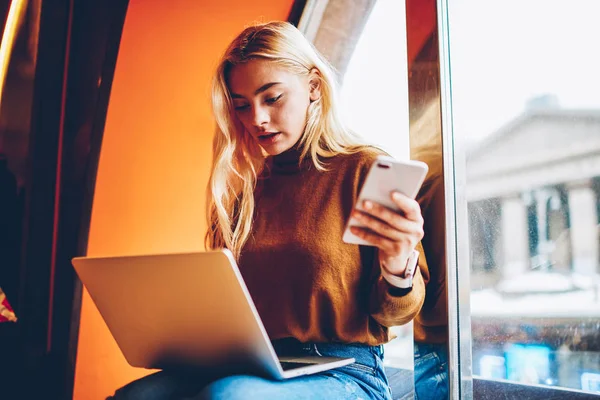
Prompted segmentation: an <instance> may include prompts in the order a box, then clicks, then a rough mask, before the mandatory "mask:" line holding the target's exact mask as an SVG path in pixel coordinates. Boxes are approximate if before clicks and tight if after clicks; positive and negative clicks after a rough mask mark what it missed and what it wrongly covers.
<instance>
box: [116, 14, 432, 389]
mask: <svg viewBox="0 0 600 400" xmlns="http://www.w3.org/2000/svg"><path fill="white" fill-rule="evenodd" d="M336 95H337V94H336V85H335V77H334V74H333V71H332V69H331V67H330V66H329V65H328V63H327V62H326V61H325V60H324V58H323V57H322V56H321V55H320V54H319V53H318V52H317V51H316V50H315V49H314V47H313V46H312V45H311V44H310V43H309V42H308V41H307V40H306V39H305V38H304V36H303V35H302V34H301V33H300V32H299V31H298V30H297V29H296V28H295V27H293V26H292V25H290V24H288V23H285V22H272V23H267V24H261V25H256V26H252V27H249V28H247V29H245V30H244V31H243V32H242V33H241V34H240V35H239V36H238V37H237V38H236V39H235V40H234V41H233V42H232V43H231V45H230V46H229V48H228V49H227V50H226V52H225V55H224V56H223V59H222V61H221V63H220V65H219V67H218V69H217V72H216V75H215V78H214V81H213V90H212V101H213V112H214V116H215V119H216V123H217V131H216V134H215V138H214V148H213V166H212V174H211V177H210V182H209V186H208V205H209V206H208V222H209V231H208V233H207V237H206V242H207V247H208V248H211V249H218V248H228V249H229V250H231V251H232V252H233V254H234V255H235V257H236V258H237V260H238V264H239V267H240V270H241V272H242V275H243V277H244V280H245V282H246V284H247V286H248V289H249V291H250V293H251V295H252V298H253V300H254V302H255V305H256V307H257V309H258V312H259V314H260V316H261V318H262V320H263V322H264V324H265V327H266V329H267V332H268V333H269V336H270V338H271V340H272V341H273V345H274V347H275V349H276V351H277V352H278V353H279V354H284V355H295V354H297V355H309V354H310V355H316V356H338V357H347V356H351V357H354V358H355V359H356V361H357V362H356V364H352V365H350V366H347V367H342V368H339V369H335V370H331V371H327V372H323V373H319V374H316V375H310V376H304V377H300V378H295V379H289V380H285V381H270V380H267V379H263V378H259V377H254V376H241V375H236V376H230V377H225V378H220V379H216V380H215V379H211V378H209V377H206V376H203V377H199V376H193V374H192V375H185V376H184V375H182V374H178V373H174V372H169V371H162V372H159V373H157V374H154V375H151V376H149V377H146V378H143V379H141V380H139V381H136V382H133V383H131V384H129V385H127V386H125V387H124V388H122V389H120V390H119V391H117V393H116V395H115V397H116V398H117V399H121V398H123V399H142V398H143V399H173V398H196V399H252V398H256V399H267V400H268V399H320V398H323V399H359V398H360V399H390V398H391V393H390V389H389V387H388V382H387V379H386V376H385V372H384V369H383V362H382V360H383V346H382V345H383V343H385V342H387V341H389V340H390V339H391V335H390V331H389V327H390V326H393V325H401V324H405V323H407V322H409V321H410V320H412V319H413V317H414V316H415V315H416V314H417V312H418V311H419V309H420V308H421V305H422V303H423V299H424V284H423V280H422V277H421V273H420V272H419V269H418V268H417V270H416V273H415V275H414V277H413V280H412V281H413V284H412V287H408V288H399V287H396V286H394V285H395V284H396V285H397V282H398V280H402V279H405V278H407V277H405V276H404V273H405V270H406V267H407V263H408V262H409V260H413V259H415V260H416V258H415V257H414V252H415V248H416V247H417V246H420V245H419V241H420V240H421V238H422V236H423V219H422V217H421V212H420V208H419V205H418V203H417V202H416V201H413V200H411V199H409V198H407V197H405V196H402V195H401V194H399V193H390V196H392V199H393V201H394V202H395V203H396V204H397V205H398V207H399V209H400V210H402V211H401V212H400V213H396V212H392V211H391V210H390V209H387V208H384V207H382V206H380V205H379V204H374V203H366V204H364V208H365V209H366V211H365V212H359V211H358V210H356V209H355V208H354V207H355V202H356V199H357V196H358V192H359V190H360V187H361V184H362V182H363V180H364V179H365V176H366V173H367V171H368V168H369V167H370V165H371V164H372V162H373V161H374V160H375V158H376V157H377V155H378V154H381V152H380V151H378V150H376V149H375V148H372V147H369V146H366V145H364V144H361V143H360V141H359V140H358V139H357V138H356V137H355V136H354V135H352V134H351V133H350V132H349V131H348V130H347V129H346V128H345V127H344V125H343V123H342V122H341V120H340V117H339V113H338V109H337V107H338V104H337V100H336ZM373 101H377V99H374V100H373ZM351 215H353V216H355V217H356V218H357V219H359V220H361V221H362V222H363V223H364V224H365V225H366V226H367V228H364V229H354V230H353V231H354V233H355V234H356V235H358V236H360V237H362V238H364V239H366V240H368V241H369V242H370V243H372V245H373V246H357V245H350V244H346V243H344V242H343V241H342V234H343V231H344V227H345V224H346V221H347V220H348V218H350V216H351ZM419 259H420V260H419V266H420V267H421V268H426V265H425V264H424V261H423V260H422V257H419ZM388 281H389V282H388ZM390 282H392V283H390ZM402 286H404V285H402ZM409 384H410V383H409Z"/></svg>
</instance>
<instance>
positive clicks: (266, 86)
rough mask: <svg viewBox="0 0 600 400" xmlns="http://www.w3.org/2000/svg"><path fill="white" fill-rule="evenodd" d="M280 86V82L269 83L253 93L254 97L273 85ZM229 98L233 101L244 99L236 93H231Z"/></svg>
mask: <svg viewBox="0 0 600 400" xmlns="http://www.w3.org/2000/svg"><path fill="white" fill-rule="evenodd" d="M280 84H281V82H269V83H267V84H264V85H262V86H261V87H259V88H258V89H256V90H255V91H254V95H255V96H256V95H257V94H261V93H262V92H264V91H265V90H267V89H269V88H270V87H273V86H275V85H280ZM231 97H232V98H234V99H243V98H244V96H242V95H241V94H237V93H231Z"/></svg>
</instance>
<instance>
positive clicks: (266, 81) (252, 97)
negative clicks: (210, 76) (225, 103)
mask: <svg viewBox="0 0 600 400" xmlns="http://www.w3.org/2000/svg"><path fill="white" fill-rule="evenodd" d="M315 82H318V81H317V79H316V74H315V73H314V72H312V73H310V74H308V75H298V74H295V73H293V72H290V71H288V70H287V69H285V68H283V67H281V66H280V65H278V64H276V63H275V62H272V61H269V60H264V59H254V60H251V61H248V62H247V63H244V64H240V65H236V66H234V67H233V68H232V69H231V71H230V73H229V79H228V85H229V91H230V93H231V98H232V100H233V107H234V109H235V114H236V116H237V118H238V119H239V120H240V121H241V123H242V125H243V126H244V128H245V130H246V132H247V133H248V134H249V135H251V136H252V137H253V138H254V139H255V140H256V141H257V142H258V144H260V146H261V147H262V148H263V149H264V150H265V151H266V152H267V153H268V154H270V155H277V154H281V153H283V152H284V151H286V150H289V149H290V148H292V147H293V146H294V145H295V144H296V143H297V142H298V140H299V139H300V137H301V136H302V134H303V132H304V128H305V126H306V118H307V111H308V106H309V105H310V103H311V101H314V100H317V99H318V98H319V96H320V91H319V85H318V84H315Z"/></svg>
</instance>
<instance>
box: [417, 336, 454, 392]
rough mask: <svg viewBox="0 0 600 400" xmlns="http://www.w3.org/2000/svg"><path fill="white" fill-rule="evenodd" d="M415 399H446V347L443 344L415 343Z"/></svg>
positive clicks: (447, 389)
mask: <svg viewBox="0 0 600 400" xmlns="http://www.w3.org/2000/svg"><path fill="white" fill-rule="evenodd" d="M414 347H415V399H417V400H429V399H432V400H433V399H436V400H437V399H447V398H448V394H449V388H448V349H447V346H446V345H445V344H425V343H415V346H414Z"/></svg>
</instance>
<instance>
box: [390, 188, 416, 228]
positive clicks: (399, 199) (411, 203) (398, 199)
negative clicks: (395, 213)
mask: <svg viewBox="0 0 600 400" xmlns="http://www.w3.org/2000/svg"><path fill="white" fill-rule="evenodd" d="M391 196H392V201H393V202H394V203H395V204H396V205H397V206H398V208H399V209H400V210H401V211H402V212H403V213H404V216H405V217H406V218H408V219H411V220H414V221H423V217H422V216H421V206H419V203H418V202H417V201H416V200H413V199H411V198H409V197H407V196H405V195H403V194H402V193H400V192H392V194H391Z"/></svg>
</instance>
